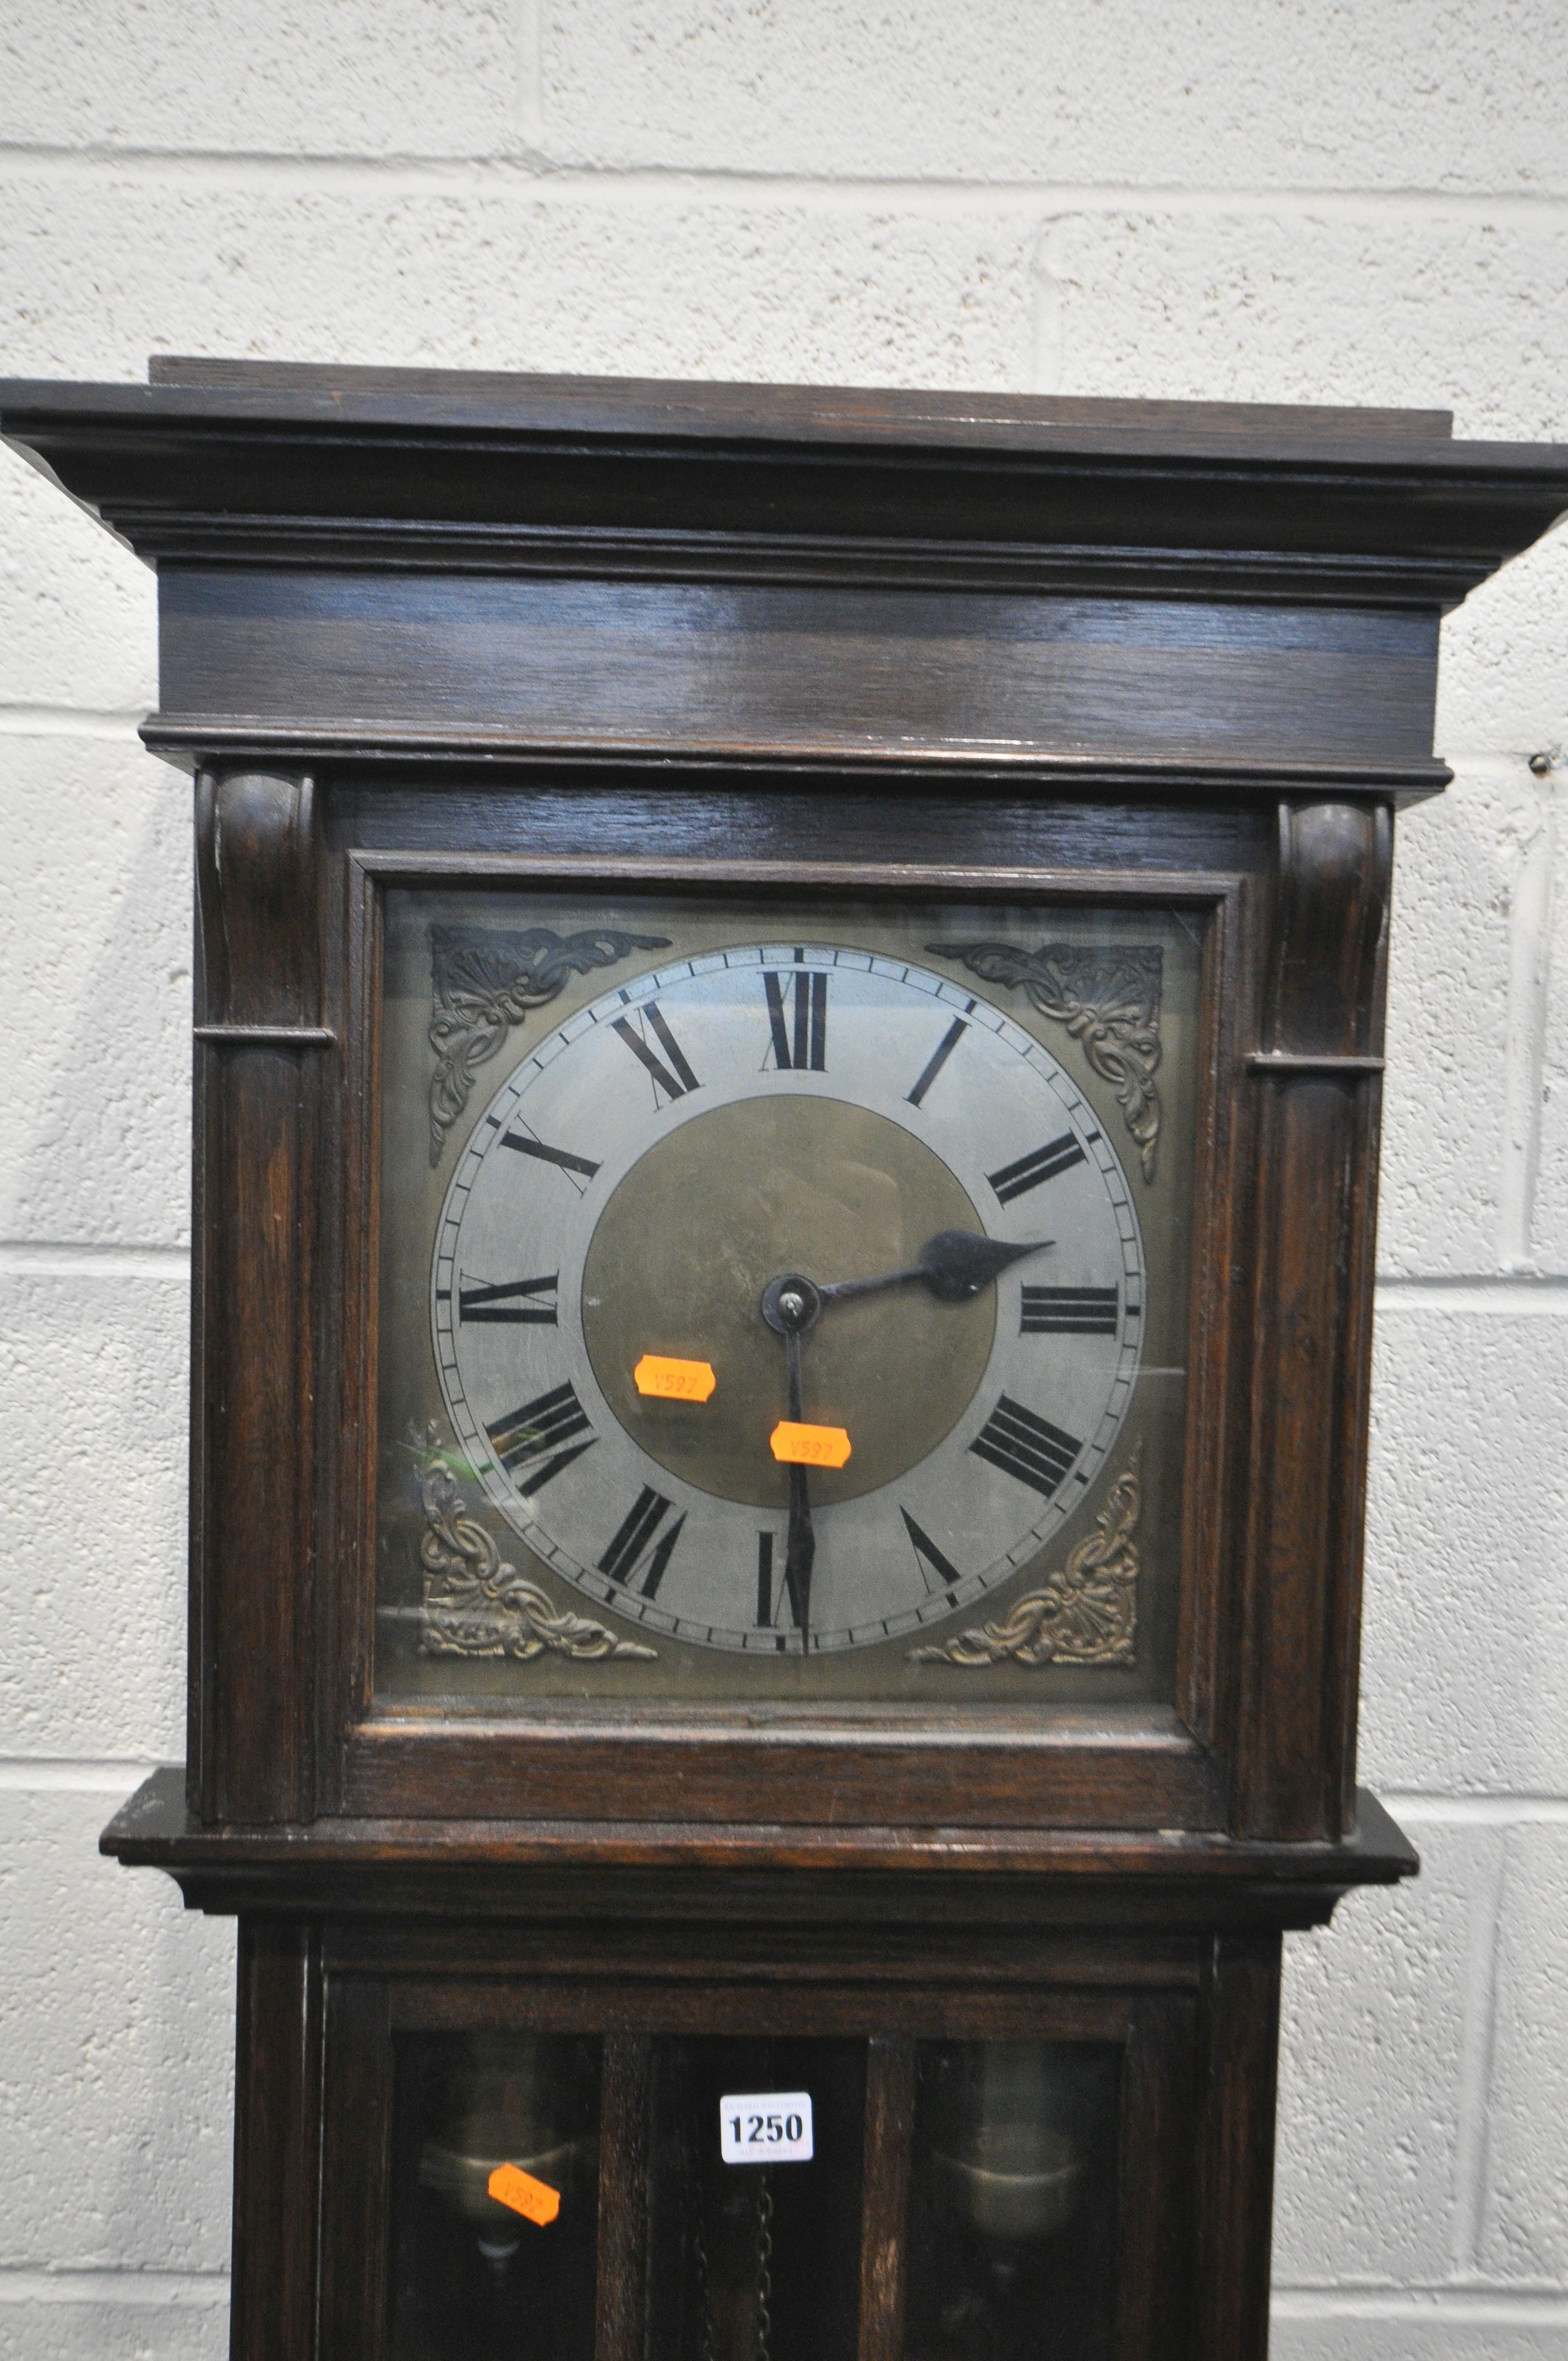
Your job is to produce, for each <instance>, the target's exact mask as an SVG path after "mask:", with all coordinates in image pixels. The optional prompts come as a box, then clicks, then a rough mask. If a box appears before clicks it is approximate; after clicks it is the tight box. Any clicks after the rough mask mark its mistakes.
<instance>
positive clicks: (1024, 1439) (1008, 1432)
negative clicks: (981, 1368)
mask: <svg viewBox="0 0 1568 2361" xmlns="http://www.w3.org/2000/svg"><path fill="white" fill-rule="evenodd" d="M1082 1448H1083V1445H1082V1444H1081V1443H1080V1442H1079V1441H1078V1440H1077V1438H1076V1437H1075V1436H1073V1435H1070V1434H1064V1433H1062V1431H1061V1428H1060V1427H1059V1426H1053V1425H1052V1424H1051V1422H1050V1421H1049V1420H1048V1419H1044V1418H1036V1415H1035V1413H1034V1411H1032V1410H1025V1408H1024V1405H1023V1403H1022V1402H1015V1401H1014V1400H1012V1399H1011V1397H1010V1396H1009V1395H1007V1394H1003V1397H1002V1399H1001V1400H1000V1401H999V1402H998V1403H997V1405H996V1408H995V1409H994V1410H993V1411H992V1413H991V1416H990V1417H989V1418H988V1419H987V1420H986V1422H985V1424H984V1425H983V1426H982V1427H981V1430H980V1433H978V1434H977V1435H976V1436H975V1439H974V1441H973V1442H972V1443H971V1444H970V1450H971V1451H972V1452H973V1453H974V1455H975V1456H976V1458H977V1459H987V1460H989V1461H990V1462H991V1465H992V1466H993V1467H1001V1468H1004V1469H1005V1471H1006V1473H1007V1474H1008V1475H1009V1476H1015V1477H1017V1478H1018V1481H1019V1483H1020V1484H1027V1485H1028V1486H1029V1487H1030V1488H1031V1489H1032V1490H1034V1491H1036V1492H1042V1493H1044V1495H1045V1497H1046V1499H1047V1500H1048V1499H1050V1497H1051V1495H1052V1493H1053V1492H1055V1491H1056V1490H1057V1488H1058V1486H1059V1484H1060V1483H1061V1480H1062V1477H1064V1476H1065V1475H1066V1474H1067V1471H1068V1469H1069V1467H1070V1466H1072V1463H1073V1461H1074V1460H1075V1459H1076V1458H1077V1457H1078V1455H1079V1453H1080V1451H1081V1450H1082Z"/></svg>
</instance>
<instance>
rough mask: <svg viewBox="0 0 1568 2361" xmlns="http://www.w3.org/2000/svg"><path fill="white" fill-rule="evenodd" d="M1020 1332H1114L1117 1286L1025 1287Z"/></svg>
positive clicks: (1096, 1334) (1054, 1334) (1035, 1333)
mask: <svg viewBox="0 0 1568 2361" xmlns="http://www.w3.org/2000/svg"><path fill="white" fill-rule="evenodd" d="M1018 1334H1019V1335H1020V1336H1113V1335H1114V1334H1116V1290H1115V1289H1114V1288H1113V1287H1025V1290H1024V1309H1023V1311H1022V1312H1021V1313H1020V1315H1019V1319H1018Z"/></svg>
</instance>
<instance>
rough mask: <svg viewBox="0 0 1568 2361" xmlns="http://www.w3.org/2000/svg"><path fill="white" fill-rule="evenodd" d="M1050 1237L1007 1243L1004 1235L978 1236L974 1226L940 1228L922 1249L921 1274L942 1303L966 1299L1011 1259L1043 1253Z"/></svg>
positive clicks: (1018, 1259) (993, 1276)
mask: <svg viewBox="0 0 1568 2361" xmlns="http://www.w3.org/2000/svg"><path fill="white" fill-rule="evenodd" d="M1053 1243H1054V1241H1053V1240H1052V1239H1050V1238H1036V1239H1034V1240H1032V1241H1031V1242H1030V1244H1029V1245H1028V1246H1006V1245H1004V1244H1003V1241H1002V1240H1001V1239H1000V1238H982V1237H977V1236H976V1235H975V1233H974V1232H973V1231H972V1230H938V1233H937V1235H936V1236H935V1237H934V1238H927V1241H926V1243H925V1245H924V1246H922V1247H921V1249H920V1259H919V1264H918V1268H919V1272H920V1276H921V1278H922V1279H924V1280H925V1282H926V1284H927V1287H928V1288H929V1289H930V1290H931V1292H932V1294H933V1295H934V1296H935V1297H936V1298H937V1300H938V1302H939V1303H966V1302H967V1301H969V1299H970V1296H973V1295H978V1294H979V1293H980V1291H981V1289H982V1288H986V1287H989V1286H990V1285H991V1282H992V1279H995V1278H997V1277H998V1276H999V1274H1000V1273H1001V1272H1003V1271H1004V1270H1005V1269H1006V1268H1007V1266H1008V1264H1009V1263H1014V1262H1022V1260H1023V1258H1024V1257H1025V1255H1032V1254H1042V1253H1043V1252H1044V1251H1045V1249H1046V1247H1047V1246H1050V1245H1052V1244H1053Z"/></svg>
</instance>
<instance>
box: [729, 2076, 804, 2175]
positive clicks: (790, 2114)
mask: <svg viewBox="0 0 1568 2361" xmlns="http://www.w3.org/2000/svg"><path fill="white" fill-rule="evenodd" d="M718 2152H719V2154H720V2155H721V2156H722V2157H723V2158H724V2161H725V2163H726V2164H804V2163H806V2160H807V2158H809V2157H810V2155H811V2093H810V2092H809V2091H742V2092H737V2093H736V2094H735V2095H734V2096H733V2097H731V2098H728V2099H720V2101H719V2102H718Z"/></svg>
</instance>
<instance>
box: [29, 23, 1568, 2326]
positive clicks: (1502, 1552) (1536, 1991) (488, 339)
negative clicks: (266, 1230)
mask: <svg viewBox="0 0 1568 2361" xmlns="http://www.w3.org/2000/svg"><path fill="white" fill-rule="evenodd" d="M1565 84H1568V14H1565V13H1564V11H1563V8H1562V7H1561V5H1558V0H1361V5H1360V6H1359V7H1352V6H1348V5H1337V4H1336V5H1330V0H1250V5H1249V0H1185V5H1175V6H1172V7H1168V8H1163V9H1162V8H1155V7H1151V6H1150V5H1148V0H965V5H963V6H961V7H956V6H954V5H952V0H879V5H875V6H869V5H850V0H706V5H703V0H555V5H551V0H537V5H534V0H379V5H371V0H311V5H306V0H141V5H138V6H137V7H136V8H134V9H133V8H126V7H121V6H118V5H112V0H10V5H9V6H8V8H7V10H6V13H5V20H4V21H3V22H0V273H3V277H4V297H3V302H4V317H5V354H4V364H5V368H8V369H9V370H11V371H14V372H17V373H37V374H40V375H44V374H60V375H62V376H68V377H94V376H96V377H108V378H134V377H137V376H139V375H140V374H141V373H142V370H143V368H144V364H145V359H146V356H147V355H148V353H149V352H151V351H153V350H155V349H162V350H167V351H175V352H215V353H241V354H255V355H259V356H264V357H273V358H298V359H311V360H325V359H345V360H355V361H387V362H409V363H425V364H431V363H440V364H448V365H459V366H460V365H463V364H473V365H477V366H482V367H487V368H547V369H587V370H596V369H597V370H604V371H609V372H628V371H649V372H669V373H674V374H689V375H696V376H721V377H740V378H752V377H755V378H770V377H775V378H785V379H829V380H835V381H839V382H842V381H845V380H850V381H854V380H861V381H875V382H889V383H897V384H906V385H948V386H991V387H1002V388H1007V389H1010V390H1061V391H1067V392H1073V393H1102V394H1163V395H1194V396H1201V397H1222V398H1225V399H1232V400H1234V399H1237V398H1252V399H1257V400H1263V401H1293V400H1303V401H1370V402H1409V403H1415V404H1420V405H1431V404H1436V405H1450V404H1451V405H1452V406H1453V409H1454V410H1455V412H1457V420H1458V429H1459V432H1460V433H1462V434H1483V435H1503V436H1546V435H1551V434H1552V433H1553V432H1557V433H1568V375H1565V365H1568V305H1565V301H1564V284H1565V280H1568V145H1565V143H1564V139H1563V129H1562V109H1563V90H1564V86H1565ZM0 500H3V503H4V516H3V520H0V798H3V805H0V808H3V812H4V828H5V859H4V862H0V912H3V917H0V967H3V971H4V977H5V1002H4V1007H5V1018H4V1040H5V1067H6V1078H7V1085H8V1087H7V1089H6V1091H5V1103H4V1105H5V1113H4V1120H3V1121H0V1241H4V1243H3V1244H0V1295H3V1300H4V1313H3V1316H0V1355H3V1356H4V1371H5V1386H4V1403H5V1407H4V1420H5V1430H4V1431H5V1435H6V1440H7V1445H8V1447H7V1449H6V1452H5V1468H6V1475H5V1480H4V1482H3V1483H0V1523H3V1525H4V1530H5V1561H4V1574H3V1576H0V1823H3V1824H0V1842H3V1845H4V1851H3V1854H0V1876H3V1878H4V1884H3V1887H0V1914H3V1915H0V1927H3V1928H4V1940H3V1943H0V1989H3V1994H4V1997H3V1999H0V2157H3V2158H4V2159H5V2161H4V2167H3V2169H0V2350H4V2351H5V2353H7V2354H13V2353H14V2354H16V2356H19V2361H89V2356H91V2361H122V2356H123V2361H129V2356H159V2361H164V2357H165V2356H169V2361H187V2356H190V2361H195V2356H203V2357H204V2356H216V2355H217V2354H218V2353H219V2352H220V2351H221V2350H222V2349H223V2340H224V2305H225V2282H224V2277H223V2273H224V2268H225V2255H226V2248H227V2237H228V2221H227V2206H228V2188H227V2180H228V2138H229V2133H228V2107H229V2096H228V2075H229V2070H228V2042H229V2024H230V2008H231V2000H232V1934H231V1931H230V1929H229V1928H228V1927H227V1926H226V1925H222V1924H212V1925H209V1924H207V1923H206V1922H203V1921H200V1920H193V1919H192V1920H187V1919H186V1918H184V1917H183V1916H181V1910H180V1906H179V1903H178V1899H177V1896H176V1895H175V1894H174V1891H173V1889H172V1888H171V1887H169V1886H166V1885H165V1884H164V1883H162V1882H161V1881H160V1880H158V1879H156V1878H153V1877H150V1876H146V1875H143V1876H139V1877H136V1878H132V1877H128V1876H126V1875H125V1874H124V1873H123V1872H117V1871H115V1870H114V1869H111V1868H109V1867H108V1866H106V1865H104V1864H103V1863H101V1862H99V1861H97V1859H96V1858H95V1855H94V1852H93V1840H94V1838H95V1835H96V1832H97V1829H98V1828H99V1826H100V1825H101V1823H102V1821H103V1820H104V1818H105V1817H106V1816H107V1814H108V1812H109V1810H110V1809H111V1808H112V1806H114V1805H115V1803H116V1802H117V1801H118V1799H119V1798H120V1797H121V1796H122V1795H124V1794H126V1792H127V1791H128V1789H129V1788H130V1786H131V1785H132V1784H134V1782H135V1780H136V1778H137V1776H138V1774H139V1773H140V1772H141V1770H142V1768H143V1767H144V1766H145V1765H147V1764H149V1763H153V1762H154V1761H156V1760H158V1759H159V1758H169V1757H171V1756H175V1755H178V1754H179V1753H180V1752H181V1742H182V1741H181V1623H182V1599H183V1589H182V1585H183V1574H182V1566H181V1557H182V1548H183V1529H182V1507H181V1503H182V1495H183V1482H184V1470H183V1464H182V1424H183V1411H182V1388H183V1383H184V1378H183V1371H182V1366H181V1365H182V1361H183V1355H184V1317H185V1311H184V1296H185V1246H186V1137H185V1135H186V1114H185V1106H186V1089H187V1079H188V1069H187V1056H188V1052H187V1049H186V1038H187V1036H186V1028H187V1023H188V994H189V987H190V966H189V943H188V924H189V907H190V885H189V873H188V869H187V860H188V853H187V840H188V825H187V812H186V806H185V798H184V794H183V792H182V786H181V780H180V779H179V778H178V776H177V775H176V774H172V773H170V772H169V771H167V770H165V769H163V768H162V767H161V766H159V764H157V763H153V762H151V761H150V760H148V758H147V757H146V756H144V755H143V754H142V753H140V752H139V751H138V749H137V741H136V739H135V736H134V724H135V721H136V719H137V716H138V714H139V712H140V711H141V710H142V709H143V708H146V707H147V706H148V705H150V704H151V703H152V702H153V700H154V686H153V599H152V586H151V581H150V577H148V576H147V575H146V574H145V573H144V572H143V571H142V569H141V568H140V567H139V566H137V564H136V563H135V562H134V561H133V560H132V559H131V558H129V557H128V556H126V555H125V553H124V552H123V551H121V550H120V549H119V548H118V547H117V545H116V544H114V543H113V542H111V541H110V540H109V538H108V537H107V535H105V534H104V533H102V532H100V531H99V530H98V529H97V528H96V527H95V526H93V525H91V524H90V523H89V522H87V521H86V520H85V519H83V518H82V517H81V516H80V515H78V514H77V513H76V512H75V511H72V510H71V509H70V508H69V507H68V506H67V505H66V504H65V503H64V502H63V501H62V500H60V498H59V497H58V495H52V494H50V493H49V491H47V490H46V489H45V488H44V487H43V485H42V484H41V483H40V482H39V481H38V479H37V478H34V477H32V476H31V475H29V474H28V473H27V470H26V469H25V468H24V467H22V466H21V465H20V464H19V463H18V462H16V461H15V460H13V459H11V458H10V457H9V456H5V458H4V459H0ZM1565 635H1568V537H1564V536H1559V537H1558V538H1557V539H1556V540H1555V541H1554V542H1552V544H1547V545H1545V546H1543V547H1541V549H1539V550H1538V551H1537V552H1535V553H1534V554H1532V555H1530V556H1527V557H1526V558H1524V559H1522V560H1521V561H1520V562H1519V564H1518V565H1516V566H1513V567H1512V568H1510V569H1509V571H1508V573H1507V574H1506V575H1505V576H1503V577H1501V578H1500V579H1499V580H1497V582H1495V583H1494V584H1492V585H1490V586H1489V587H1488V588H1486V589H1484V590H1483V591H1481V592H1480V593H1478V594H1477V596H1476V597H1475V598H1474V599H1473V600H1472V601H1471V602H1470V605H1469V607H1468V608H1467V609H1465V610H1464V613H1463V614H1462V615H1460V616H1459V617H1458V618H1457V619H1456V620H1454V621H1453V623H1452V624H1451V625H1450V626H1449V627H1448V630H1447V632H1446V636H1445V640H1444V652H1443V686H1442V708H1441V722H1440V728H1439V733H1438V744H1439V748H1440V750H1441V751H1442V752H1443V753H1445V754H1446V755H1447V756H1448V757H1449V759H1450V760H1451V761H1452V762H1453V763H1454V764H1455V766H1456V768H1457V771H1458V774H1459V776H1458V782H1457V785H1455V786H1454V788H1453V791H1452V792H1451V794H1450V795H1449V796H1448V797H1447V798H1446V799H1445V800H1444V801H1443V802H1442V803H1441V804H1439V805H1435V806H1429V807H1426V808H1424V809H1422V810H1421V811H1420V812H1418V813H1416V814H1414V815H1413V816H1412V817H1411V818H1410V819H1409V821H1408V822H1407V823H1406V825H1405V828H1404V830H1403V833H1402V836H1401V840H1400V848H1399V866H1398V933H1397V941H1396V954H1395V961H1394V1011H1393V1033H1392V1041H1391V1045H1390V1048H1391V1058H1392V1076H1391V1083H1392V1087H1391V1093H1390V1112H1389V1130H1388V1142H1387V1164H1386V1186H1385V1198H1384V1218H1383V1234H1382V1253H1381V1266H1382V1269H1383V1272H1384V1274H1385V1276H1384V1279H1383V1284H1382V1292H1381V1297H1380V1314H1381V1318H1380V1329H1379V1358H1378V1364H1377V1424H1376V1460H1375V1469H1374V1498H1373V1513H1372V1533H1371V1550H1370V1563H1369V1565H1368V1591H1369V1615H1368V1625H1367V1649H1366V1708H1365V1749H1364V1773H1365V1776H1366V1778H1367V1779H1368V1780H1370V1781H1371V1782H1373V1783H1375V1784H1377V1785H1378V1786H1380V1787H1381V1788H1382V1789H1383V1791H1384V1792H1385V1793H1386V1794H1387V1796H1388V1798H1389V1800H1390V1802H1391V1803H1392V1805H1393V1806H1394V1808H1395V1809H1396V1811H1397V1812H1398V1815H1399V1817H1401V1818H1402V1819H1403V1820H1404V1821H1405V1823H1406V1825H1407V1826H1408V1827H1409V1828H1411V1830H1412V1831H1413V1832H1414V1834H1415V1835H1416V1836H1417V1838H1418V1839H1419V1841H1420V1844H1421V1847H1422V1849H1423V1851H1424V1853H1425V1855H1426V1861H1427V1871H1426V1875H1425V1877H1424V1878H1423V1879H1422V1881H1421V1883H1420V1885H1419V1886H1418V1887H1416V1888H1414V1889H1412V1890H1410V1891H1409V1892H1408V1893H1405V1894H1400V1895H1398V1897H1394V1898H1390V1897H1389V1896H1387V1895H1386V1894H1371V1895H1364V1896H1362V1897H1359V1898H1357V1899H1354V1900H1353V1901H1352V1902H1350V1903H1349V1904H1347V1905H1345V1907H1344V1909H1343V1912H1342V1914H1341V1916H1340V1919H1339V1921H1338V1923H1337V1924H1336V1925H1335V1926H1334V1927H1332V1928H1331V1929H1329V1930H1328V1931H1327V1932H1326V1933H1324V1934H1322V1935H1320V1936H1316V1937H1313V1938H1310V1939H1307V1940H1302V1941H1299V1942H1297V1943H1295V1944H1294V1945H1293V1946H1292V1951H1291V1960H1290V1968H1289V1982H1288V1996H1289V2020H1290V2021H1289V2033H1288V2049H1287V2059H1286V2066H1285V2073H1284V2084H1283V2095H1282V2118H1283V2122H1282V2140H1281V2147H1282V2153H1281V2166H1280V2179H1279V2209H1278V2238H1277V2278H1278V2288H1279V2293H1278V2303H1277V2312H1278V2322H1279V2326H1278V2333H1277V2351H1278V2353H1279V2354H1280V2355H1281V2356H1286V2361H1374V2356H1376V2361H1526V2356H1529V2361H1544V2356H1548V2355H1552V2356H1568V2030H1565V2026H1564V2012H1563V1988H1564V1984H1565V1982H1568V1600H1565V1592H1568V1582H1565V1576H1568V1550H1565V1547H1564V1539H1565V1526H1568V1502H1565V1492H1568V1474H1565V1468H1564V1453H1563V1433H1564V1425H1565V1422H1568V1318H1565V1316H1564V1315H1565V1314H1568V1152H1565V1151H1568V883H1565V882H1564V879H1563V862H1564V860H1565V859H1568V847H1565V846H1564V844H1563V841H1562V838H1563V832H1564V831H1563V829H1562V827H1561V824H1560V822H1559V819H1558V817H1557V805H1558V801H1559V793H1560V780H1561V777H1562V773H1561V772H1558V773H1554V774H1549V775H1548V776H1546V777H1544V778H1541V779H1537V778H1535V777H1533V776H1532V775H1531V774H1530V769H1529V767H1528V759H1527V758H1528V757H1529V756H1530V754H1531V753H1532V752H1538V751H1547V752H1558V753H1559V754H1562V753H1563V752H1564V750H1568V670H1565V666H1564V662H1563V647H1564V641H1565Z"/></svg>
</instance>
